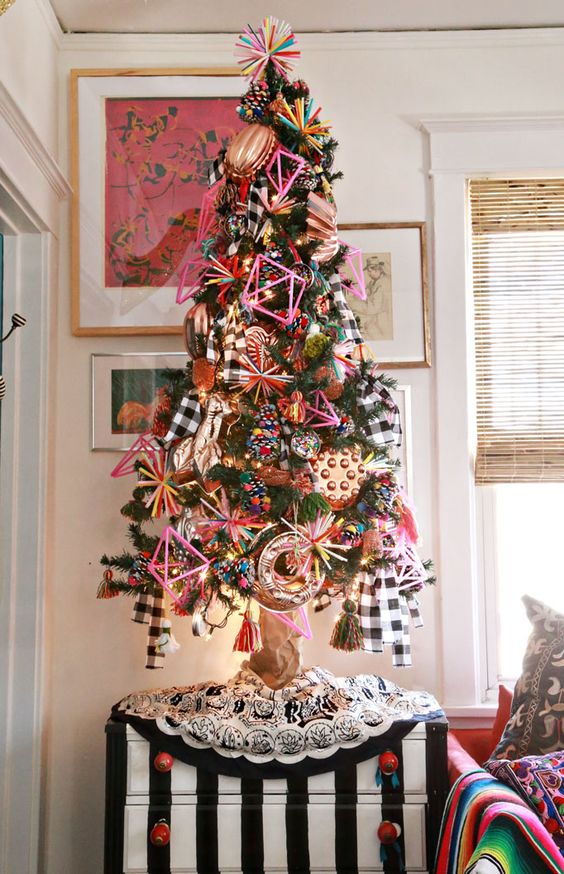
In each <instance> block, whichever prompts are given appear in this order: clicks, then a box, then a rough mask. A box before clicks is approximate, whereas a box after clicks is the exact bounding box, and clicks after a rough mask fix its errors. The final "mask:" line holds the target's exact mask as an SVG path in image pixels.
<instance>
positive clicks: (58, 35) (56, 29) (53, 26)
mask: <svg viewBox="0 0 564 874" xmlns="http://www.w3.org/2000/svg"><path fill="white" fill-rule="evenodd" d="M35 3H36V5H37V7H38V9H39V12H40V13H41V16H42V18H43V20H44V22H45V24H46V25H47V29H48V31H49V33H50V34H51V36H52V37H53V40H54V41H55V45H56V46H57V48H60V47H61V42H62V38H63V29H62V27H61V25H60V24H59V20H58V18H57V16H56V15H55V12H54V10H53V7H52V6H51V3H50V2H49V0H35Z"/></svg>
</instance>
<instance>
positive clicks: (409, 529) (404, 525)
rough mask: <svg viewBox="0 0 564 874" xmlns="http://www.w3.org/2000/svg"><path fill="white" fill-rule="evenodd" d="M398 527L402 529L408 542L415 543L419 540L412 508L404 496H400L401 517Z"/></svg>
mask: <svg viewBox="0 0 564 874" xmlns="http://www.w3.org/2000/svg"><path fill="white" fill-rule="evenodd" d="M398 529H399V530H400V531H403V533H404V534H405V536H406V539H407V541H408V543H411V544H413V545H415V544H416V543H417V541H418V540H419V528H418V527H417V522H416V521H415V516H414V515H413V510H412V509H411V507H410V506H409V504H408V503H407V499H406V498H405V496H402V498H401V517H400V522H399V525H398Z"/></svg>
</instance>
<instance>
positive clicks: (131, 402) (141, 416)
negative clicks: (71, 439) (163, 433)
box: [91, 352, 188, 452]
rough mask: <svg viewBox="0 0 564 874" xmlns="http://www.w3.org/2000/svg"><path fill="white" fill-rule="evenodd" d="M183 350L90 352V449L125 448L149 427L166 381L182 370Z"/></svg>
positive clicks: (112, 449)
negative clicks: (176, 371)
mask: <svg viewBox="0 0 564 874" xmlns="http://www.w3.org/2000/svg"><path fill="white" fill-rule="evenodd" d="M187 357H188V356H187V354H186V352H167V353H164V352H145V353H136V352H131V353H125V354H123V355H97V354H94V355H92V447H91V448H92V449H103V450H110V451H118V452H119V451H120V450H123V451H125V450H126V449H129V447H130V446H131V444H132V443H133V442H134V440H135V439H136V437H138V436H139V434H143V433H144V432H145V431H148V430H149V429H150V427H151V424H152V420H153V413H154V411H155V407H156V405H157V404H158V403H159V399H160V389H161V388H162V387H163V386H164V385H165V384H166V382H167V370H182V369H183V368H184V367H185V365H186V360H187Z"/></svg>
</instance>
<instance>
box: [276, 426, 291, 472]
mask: <svg viewBox="0 0 564 874" xmlns="http://www.w3.org/2000/svg"><path fill="white" fill-rule="evenodd" d="M280 430H281V431H282V435H281V437H280V457H279V459H278V463H279V465H280V467H281V469H282V470H288V468H289V467H290V449H289V447H290V440H291V438H292V433H293V431H292V429H291V428H290V425H289V424H288V422H286V421H285V420H282V421H281V422H280Z"/></svg>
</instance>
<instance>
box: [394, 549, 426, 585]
mask: <svg viewBox="0 0 564 874" xmlns="http://www.w3.org/2000/svg"><path fill="white" fill-rule="evenodd" d="M395 567H396V579H397V583H398V590H399V591H400V592H406V591H409V590H413V589H414V590H415V591H419V589H421V588H422V587H423V586H424V584H425V583H426V581H427V577H428V576H429V575H428V573H427V571H426V570H425V568H424V567H423V562H422V561H421V559H420V558H419V556H418V555H417V552H416V550H415V549H414V547H413V546H412V545H411V544H409V543H406V542H405V541H404V543H403V544H402V548H401V551H400V554H399V556H398V558H397V559H396V560H395Z"/></svg>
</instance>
